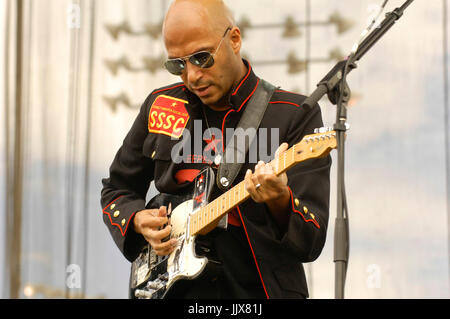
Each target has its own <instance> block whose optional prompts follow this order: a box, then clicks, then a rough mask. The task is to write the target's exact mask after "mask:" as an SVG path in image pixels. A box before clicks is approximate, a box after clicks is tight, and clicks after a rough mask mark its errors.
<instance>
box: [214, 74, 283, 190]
mask: <svg viewBox="0 0 450 319" xmlns="http://www.w3.org/2000/svg"><path fill="white" fill-rule="evenodd" d="M275 89H276V87H275V86H274V85H272V84H270V83H269V82H267V81H264V80H263V79H261V80H260V82H259V85H258V87H257V88H256V90H255V93H253V96H252V97H251V98H250V101H249V102H248V104H247V106H246V107H245V110H244V113H243V114H242V117H241V119H240V121H239V124H238V125H237V127H236V129H235V131H234V134H233V136H232V138H231V140H230V141H229V142H228V145H227V147H226V148H225V151H224V153H223V154H222V158H221V163H220V166H219V168H218V171H217V176H216V184H217V186H218V187H219V189H220V190H222V191H226V190H228V189H229V188H230V187H231V185H232V184H233V181H234V179H235V178H236V176H237V175H238V173H239V171H240V169H241V167H242V164H243V163H244V162H245V156H246V154H247V152H248V149H249V147H250V145H252V142H253V141H254V139H255V137H256V135H257V130H258V128H259V126H260V124H261V120H262V118H263V116H264V113H265V112H266V109H267V106H268V104H269V102H270V99H271V97H272V95H273V93H274V92H275ZM249 128H254V130H248V129H249ZM242 133H244V134H242ZM239 134H241V136H238V135H239ZM242 136H248V140H247V139H246V140H245V149H238V146H239V144H240V143H237V142H236V141H237V140H238V139H239V138H242Z"/></svg>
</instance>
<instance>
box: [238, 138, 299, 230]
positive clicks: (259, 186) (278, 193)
mask: <svg viewBox="0 0 450 319" xmlns="http://www.w3.org/2000/svg"><path fill="white" fill-rule="evenodd" d="M287 149H288V144H287V143H283V144H281V145H280V147H279V148H278V149H277V151H276V152H275V157H278V156H280V155H281V154H282V153H283V152H285V151H286V150H287ZM287 181H288V178H287V175H286V173H283V174H281V175H280V176H277V175H276V174H275V171H274V168H273V167H272V166H271V165H270V163H264V162H262V161H260V162H258V164H256V166H255V171H254V173H252V171H251V170H247V172H246V174H245V188H246V190H247V191H248V192H249V194H250V196H251V197H252V199H253V200H254V201H255V202H257V203H265V204H266V205H267V206H268V208H269V210H270V211H271V213H272V215H273V216H274V217H275V219H276V220H277V222H278V223H279V224H280V226H285V225H286V223H287V221H288V220H289V215H288V208H289V199H290V197H291V195H290V192H289V188H288V187H287Z"/></svg>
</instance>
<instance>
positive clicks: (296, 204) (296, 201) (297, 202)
mask: <svg viewBox="0 0 450 319" xmlns="http://www.w3.org/2000/svg"><path fill="white" fill-rule="evenodd" d="M298 205H300V201H299V200H298V198H296V199H295V206H298Z"/></svg>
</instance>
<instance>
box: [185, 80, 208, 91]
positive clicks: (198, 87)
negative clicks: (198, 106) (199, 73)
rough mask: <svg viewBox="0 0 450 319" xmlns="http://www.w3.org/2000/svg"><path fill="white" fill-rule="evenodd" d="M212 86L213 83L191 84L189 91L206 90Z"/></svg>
mask: <svg viewBox="0 0 450 319" xmlns="http://www.w3.org/2000/svg"><path fill="white" fill-rule="evenodd" d="M211 85H212V83H210V82H198V83H193V84H189V89H190V90H191V91H195V90H198V89H202V88H206V87H208V86H211Z"/></svg>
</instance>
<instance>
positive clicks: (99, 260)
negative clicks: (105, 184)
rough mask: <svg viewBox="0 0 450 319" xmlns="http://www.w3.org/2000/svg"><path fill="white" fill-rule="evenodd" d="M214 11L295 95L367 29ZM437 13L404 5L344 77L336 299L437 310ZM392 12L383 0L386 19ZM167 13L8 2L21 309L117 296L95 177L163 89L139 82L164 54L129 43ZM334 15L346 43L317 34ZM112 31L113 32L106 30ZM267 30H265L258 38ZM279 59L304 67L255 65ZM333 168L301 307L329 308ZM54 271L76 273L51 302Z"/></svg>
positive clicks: (139, 7)
mask: <svg viewBox="0 0 450 319" xmlns="http://www.w3.org/2000/svg"><path fill="white" fill-rule="evenodd" d="M226 2H227V3H228V4H229V5H230V7H231V8H232V9H233V11H234V13H235V16H236V19H237V21H238V22H239V21H242V19H243V17H244V16H245V17H246V18H247V19H248V20H249V21H250V22H251V25H252V26H253V27H252V28H249V29H246V32H245V38H244V47H243V51H244V52H245V54H246V55H247V56H248V57H249V59H250V61H251V62H252V63H253V65H254V69H255V72H256V73H257V75H259V76H261V77H263V78H266V79H267V80H269V81H271V82H272V83H274V84H277V85H280V86H282V87H283V88H284V89H286V90H292V91H298V92H300V93H303V94H305V95H307V94H308V93H310V92H311V91H312V90H313V88H314V87H315V84H316V83H317V82H318V81H319V80H320V79H321V78H322V77H323V76H324V75H325V74H326V73H327V72H328V70H329V69H330V68H331V67H332V66H333V65H334V63H335V62H336V60H334V59H330V58H329V56H330V52H332V51H333V50H334V51H336V49H339V50H340V51H341V52H343V54H344V53H347V52H349V50H350V49H351V47H352V45H353V43H354V42H355V41H356V40H357V39H358V38H359V35H360V33H361V31H362V30H363V29H364V28H365V26H366V25H367V22H368V18H369V10H368V9H370V8H372V7H373V5H375V4H381V2H382V1H375V0H363V1H360V0H344V1H331V0H314V1H309V0H301V1H299V0H281V1H274V0H251V1H250V0H248V1H238V0H227V1H226ZM444 2H445V1H442V0H433V1H421V0H417V1H415V2H414V3H413V4H412V5H411V6H410V8H408V9H407V10H406V12H405V15H404V16H403V17H402V19H401V20H400V21H399V22H398V24H397V25H396V26H394V27H393V28H392V29H391V31H390V32H389V33H388V34H387V35H386V36H385V37H384V38H383V39H382V40H381V41H380V42H379V43H378V44H377V45H376V46H375V47H374V48H373V49H372V50H371V51H370V52H369V53H368V54H367V56H365V57H364V58H363V59H362V60H361V61H360V62H359V63H358V68H357V69H356V70H355V71H354V72H352V74H351V75H349V78H348V81H349V84H350V86H351V88H352V91H353V93H354V100H353V101H352V107H351V108H350V110H349V123H350V125H351V129H350V131H349V132H348V137H347V162H346V185H347V196H348V202H349V214H350V239H351V242H350V263H349V268H348V274H347V285H346V296H347V297H348V298H449V297H450V287H449V281H450V278H449V247H448V245H449V234H448V228H449V216H448V212H449V208H448V198H447V194H448V193H447V185H446V180H447V178H448V175H447V174H448V172H447V171H446V155H445V154H446V153H445V152H446V150H448V148H449V147H450V145H448V143H447V145H446V140H445V136H446V133H447V134H449V131H448V129H449V128H448V125H447V126H446V124H445V123H446V122H445V116H446V113H445V110H446V107H447V108H448V105H447V106H446V105H445V104H444V92H445V90H447V91H448V90H450V88H446V89H445V88H444V62H443V61H444V51H443V42H444V38H443V26H444V25H443V12H444V11H443V5H444ZM447 2H448V1H447ZM15 3H16V1H12V0H7V1H1V2H0V16H1V17H2V18H1V19H0V21H2V23H1V25H0V43H1V50H0V74H1V78H0V100H1V101H2V102H1V103H0V105H1V106H2V110H1V112H0V123H2V124H1V126H2V127H4V128H5V129H2V131H1V133H0V137H1V138H0V150H1V152H0V154H2V156H1V158H0V169H1V170H2V174H0V176H1V177H0V202H5V201H6V198H7V197H9V198H10V196H11V194H10V193H9V194H8V193H7V187H6V186H7V185H8V181H7V179H6V173H5V174H3V172H7V171H8V170H10V169H11V162H7V161H6V159H7V158H11V156H12V155H11V154H12V151H13V139H12V137H13V131H14V110H15V108H16V105H15V99H14V94H15V90H14V88H15V78H16V74H15V68H14V66H15V63H13V62H14V60H15V58H16V53H17V52H16V51H15V44H14V41H15V39H16V34H15V23H16V14H15ZM308 3H310V15H309V18H308ZM402 3H403V1H402V0H391V1H389V3H388V8H387V9H388V10H389V11H391V10H393V9H394V8H395V7H397V6H400V5H401V4H402ZM167 5H168V1H164V0H132V1H130V0H128V1H125V0H95V1H94V0H79V1H69V0H67V1H61V0H37V1H30V0H24V16H25V18H26V19H24V21H25V24H24V35H23V38H22V41H23V42H22V43H23V51H24V52H23V67H24V72H23V74H24V81H23V86H22V92H23V95H22V98H23V104H22V108H23V114H22V120H23V127H22V132H23V167H24V170H23V200H22V203H23V212H22V251H21V256H22V259H21V260H22V265H21V267H22V268H21V279H22V282H21V288H20V292H21V294H20V296H21V297H27V296H30V297H33V298H42V297H51V296H57V295H58V294H61V293H63V292H64V291H68V292H70V294H71V295H72V296H74V295H75V296H76V295H77V294H80V293H81V294H84V295H85V296H87V297H103V298H126V297H127V286H128V276H129V263H128V262H127V261H126V260H125V259H124V258H123V257H122V256H121V254H120V252H119V251H118V250H117V248H116V247H115V245H114V243H113V241H112V239H111V238H110V235H109V232H108V230H107V229H106V227H105V226H104V224H103V221H102V215H101V214H102V213H101V207H100V190H101V178H103V177H105V176H107V172H108V168H109V165H110V163H111V161H112V159H113V156H114V154H115V152H116V151H117V149H118V147H119V146H120V145H121V143H122V140H123V138H124V136H125V134H126V133H127V131H128V129H129V128H130V126H131V123H132V121H133V120H134V117H135V116H136V114H137V110H136V108H135V106H136V105H140V104H141V103H142V102H143V100H144V99H145V97H146V96H147V95H148V93H149V92H150V91H151V90H153V89H154V88H156V87H160V86H163V85H166V84H169V83H172V82H175V81H178V79H177V78H176V77H173V76H171V75H168V74H166V72H164V70H162V69H156V70H153V69H152V66H153V65H152V64H149V66H148V68H147V69H145V65H146V64H145V60H144V57H150V58H154V59H155V58H156V60H155V61H156V62H157V58H158V57H160V56H162V55H164V49H163V46H162V42H161V38H160V37H157V36H149V34H138V33H142V32H140V31H144V27H145V25H146V24H148V25H152V26H153V25H157V24H158V23H159V22H160V21H161V19H162V17H163V14H164V12H165V10H166V8H167ZM448 5H449V4H447V10H448ZM78 8H79V9H80V11H79V13H78ZM336 12H337V13H339V14H340V16H341V17H342V18H344V19H349V20H351V21H352V25H351V28H349V29H348V30H347V31H345V32H342V33H339V32H338V29H337V26H336V25H335V24H330V23H328V22H329V21H330V17H332V16H333V15H334V16H335V13H336ZM447 14H448V12H447ZM289 16H292V17H293V18H294V20H295V21H296V22H305V21H307V19H310V20H311V27H310V28H306V27H300V28H299V31H300V32H301V33H302V34H301V35H300V36H298V37H295V38H286V37H283V27H282V26H283V23H284V22H285V20H286V18H287V17H289ZM331 21H333V19H332V20H331ZM124 22H127V23H128V26H126V25H123V26H122V28H119V29H115V27H116V28H117V26H119V25H120V24H122V23H124ZM268 24H270V25H271V24H281V27H276V26H272V27H271V28H264V25H268ZM107 26H109V29H108V28H107ZM108 30H109V31H108ZM448 31H450V30H448ZM448 31H447V34H449V32H448ZM114 32H116V33H114ZM308 32H309V34H310V40H308ZM156 34H158V33H156ZM113 35H115V36H116V38H115V37H114V36H113ZM449 40H450V39H449V38H447V39H446V40H445V41H447V43H448V42H449ZM7 52H9V54H7ZM290 52H295V54H296V56H297V58H298V59H305V58H308V59H310V61H311V63H310V64H309V69H308V70H307V71H303V72H298V73H293V74H291V73H289V72H288V66H287V65H286V64H269V65H266V64H265V63H263V62H267V61H280V60H286V58H287V56H288V54H289V53H290ZM121 58H124V59H122V63H121V64H117V63H118V62H117V61H119V59H121ZM127 61H128V63H127ZM6 66H8V67H6ZM114 67H116V68H117V69H114ZM121 94H122V97H121ZM3 101H5V103H3ZM321 107H322V112H323V114H324V120H325V123H326V124H327V125H329V126H331V125H332V124H333V123H334V118H335V107H334V106H332V105H331V104H330V103H329V102H328V101H327V100H325V99H324V100H323V101H322V102H321ZM447 115H448V109H447ZM447 120H448V119H447ZM6 123H9V125H6ZM446 130H447V131H446ZM7 141H9V142H8V143H7ZM447 142H448V141H447ZM333 156H334V165H333V170H332V197H331V211H330V225H329V233H328V239H327V243H326V246H325V248H324V251H323V253H322V255H321V257H320V258H319V259H318V260H317V261H316V262H314V263H312V264H311V265H307V275H308V281H309V284H310V292H311V298H333V296H334V263H333V229H334V217H335V216H336V205H335V189H336V187H335V184H336V178H335V173H336V172H335V169H336V166H335V164H336V158H335V154H333ZM151 195H152V192H151V193H150V194H149V196H151ZM7 216H10V215H8V211H7V208H6V206H4V205H3V206H0V238H2V239H1V241H0V242H2V243H5V244H4V245H0V280H1V282H2V292H1V297H3V298H8V297H10V295H9V287H8V282H9V281H8V278H9V269H8V266H7V261H8V255H7V249H6V247H8V245H9V244H10V243H9V242H8V241H6V234H7V230H8V227H7V226H6V224H5V222H6V220H7ZM4 238H5V240H3V239H4ZM68 265H77V266H78V267H79V268H78V269H79V270H80V275H81V276H80V278H81V287H80V288H73V289H69V288H68V287H67V285H66V280H67V279H68V276H70V275H71V273H70V271H71V269H73V268H67V267H68ZM67 271H69V272H67ZM27 287H28V288H27ZM30 287H33V288H34V292H35V294H33V292H32V291H31V290H30ZM39 287H41V288H42V287H45V289H46V290H45V291H44V293H42V290H41V292H39V290H37V289H38V288H39ZM27 289H28V290H27Z"/></svg>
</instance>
